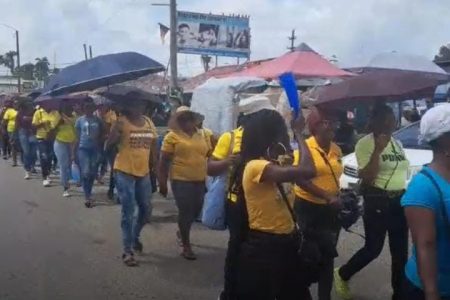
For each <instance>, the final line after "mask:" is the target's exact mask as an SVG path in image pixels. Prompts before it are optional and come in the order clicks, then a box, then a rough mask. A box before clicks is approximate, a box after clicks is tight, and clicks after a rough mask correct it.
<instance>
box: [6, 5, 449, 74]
mask: <svg viewBox="0 0 450 300" xmlns="http://www.w3.org/2000/svg"><path fill="white" fill-rule="evenodd" d="M166 1H168V0H39V1H38V0H0V7H2V13H1V14H0V23H4V24H8V25H10V26H13V27H15V28H17V29H19V31H20V34H21V48H22V49H21V52H22V53H21V58H22V63H25V62H28V61H33V60H34V58H35V57H42V56H47V57H48V58H49V60H50V61H51V63H52V64H54V63H55V64H56V66H58V67H64V66H65V65H67V64H71V63H74V62H78V61H80V60H82V59H84V54H83V46H82V45H83V43H86V44H90V45H92V46H93V52H94V55H100V54H106V53H112V52H120V51H130V50H131V51H137V52H140V53H143V54H146V55H148V56H150V57H152V58H155V59H156V60H158V61H160V62H161V63H163V64H164V65H165V64H167V61H168V58H169V48H168V44H167V43H166V45H162V44H161V40H160V38H159V27H158V25H157V23H158V22H161V23H164V24H167V25H168V24H169V16H168V8H166V7H155V6H151V3H153V2H157V3H161V2H162V3H164V2H166ZM178 8H179V9H180V10H188V11H196V12H205V13H209V12H211V13H235V14H248V15H250V16H251V19H250V25H251V27H252V29H251V30H252V31H251V34H252V47H251V50H252V57H251V58H252V59H260V58H267V57H274V56H278V55H281V54H283V53H284V52H285V51H286V47H287V46H288V42H289V41H288V40H287V36H288V35H289V34H290V31H291V30H292V29H294V28H295V29H296V30H297V36H298V38H297V41H296V42H297V43H300V42H306V43H308V44H309V45H310V46H311V47H312V48H313V49H315V50H316V51H317V52H319V53H321V54H322V55H324V56H325V57H331V56H332V55H336V56H337V57H338V60H339V64H340V65H343V66H356V65H363V64H364V63H366V62H367V61H368V60H369V59H370V58H371V57H372V56H373V55H374V54H376V53H379V52H386V51H393V50H396V51H398V52H403V53H410V54H419V55H424V56H427V57H429V58H430V59H432V58H433V56H434V54H436V52H437V51H438V49H439V47H440V46H441V45H442V44H447V43H448V42H450V31H449V28H450V3H449V1H448V0H363V1H360V0H213V1H206V0H178ZM11 49H15V40H14V36H13V31H12V30H11V29H8V28H5V27H3V26H0V53H2V52H5V51H7V50H11ZM233 62H235V60H234V59H231V60H230V59H226V58H223V59H222V58H221V59H220V60H219V64H226V63H233ZM179 69H180V73H181V74H182V75H192V74H195V73H199V72H200V71H201V65H200V58H199V57H198V56H195V55H179Z"/></svg>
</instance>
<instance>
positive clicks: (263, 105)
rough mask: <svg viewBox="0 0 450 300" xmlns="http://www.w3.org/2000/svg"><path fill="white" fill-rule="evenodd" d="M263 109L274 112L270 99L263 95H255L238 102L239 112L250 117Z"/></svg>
mask: <svg viewBox="0 0 450 300" xmlns="http://www.w3.org/2000/svg"><path fill="white" fill-rule="evenodd" d="M263 109H269V110H275V107H273V105H272V103H271V102H270V99H269V98H268V97H267V96H266V95H263V94H257V95H253V96H250V97H248V98H246V99H243V100H241V101H240V102H239V112H240V113H243V114H244V115H250V114H253V113H256V112H258V111H260V110H263Z"/></svg>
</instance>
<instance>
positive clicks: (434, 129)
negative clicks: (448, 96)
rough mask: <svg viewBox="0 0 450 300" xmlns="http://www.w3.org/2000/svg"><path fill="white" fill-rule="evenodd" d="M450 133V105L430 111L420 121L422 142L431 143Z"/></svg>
mask: <svg viewBox="0 0 450 300" xmlns="http://www.w3.org/2000/svg"><path fill="white" fill-rule="evenodd" d="M447 132H450V103H445V104H442V105H439V106H435V107H433V108H431V109H429V110H428V111H427V112H426V113H425V114H424V115H423V117H422V120H421V121H420V137H419V140H420V141H421V142H425V143H429V142H431V141H434V140H436V139H438V138H439V137H441V136H442V135H443V134H444V133H447Z"/></svg>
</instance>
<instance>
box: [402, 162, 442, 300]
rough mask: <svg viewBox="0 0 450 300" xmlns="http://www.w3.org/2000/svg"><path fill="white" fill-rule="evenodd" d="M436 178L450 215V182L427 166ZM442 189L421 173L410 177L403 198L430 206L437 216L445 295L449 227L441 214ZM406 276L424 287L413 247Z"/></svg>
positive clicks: (406, 203)
mask: <svg viewBox="0 0 450 300" xmlns="http://www.w3.org/2000/svg"><path fill="white" fill-rule="evenodd" d="M424 169H425V170H427V171H428V173H429V174H430V175H431V176H432V177H433V178H434V179H435V181H436V183H437V184H438V185H439V187H440V189H441V191H442V193H443V195H444V203H445V206H446V210H447V215H449V216H450V184H449V183H448V182H447V181H446V180H445V179H444V178H442V177H441V176H440V175H439V174H438V173H436V172H435V171H433V170H432V169H430V168H429V167H424ZM440 201H441V200H440V196H439V192H438V191H437V189H436V187H435V185H434V184H433V183H432V182H431V180H430V179H429V178H428V177H426V176H425V175H423V174H421V173H419V174H417V175H416V176H415V177H414V178H413V179H412V181H411V183H410V184H409V186H408V189H407V191H406V193H405V195H404V196H403V198H402V206H404V207H407V206H418V207H423V208H427V209H431V210H432V211H433V212H434V215H435V218H436V239H437V240H436V247H437V264H438V273H439V274H438V287H439V291H440V293H441V295H442V296H450V228H449V225H448V224H446V223H445V221H444V218H443V215H442V206H441V202H440ZM405 272H406V276H407V277H408V279H409V280H410V281H411V282H412V283H413V284H414V285H415V286H417V287H419V288H421V289H423V286H422V283H421V280H420V276H419V272H418V267H417V256H416V249H415V247H413V252H412V256H411V258H410V259H409V260H408V263H407V264H406V269H405Z"/></svg>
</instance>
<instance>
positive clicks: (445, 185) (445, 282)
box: [402, 103, 450, 300]
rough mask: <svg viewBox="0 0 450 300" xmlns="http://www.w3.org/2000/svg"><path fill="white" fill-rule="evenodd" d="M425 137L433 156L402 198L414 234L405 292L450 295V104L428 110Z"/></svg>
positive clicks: (412, 296) (422, 297)
mask: <svg viewBox="0 0 450 300" xmlns="http://www.w3.org/2000/svg"><path fill="white" fill-rule="evenodd" d="M420 137H421V140H422V142H425V143H427V144H428V145H430V147H431V150H432V151H433V160H432V162H431V163H430V164H429V165H426V166H424V167H423V169H422V171H420V172H419V173H418V174H417V175H416V176H414V178H413V179H412V181H411V183H410V184H409V185H408V189H407V190H406V193H405V195H404V196H403V198H402V206H403V207H404V209H405V215H406V219H407V221H408V226H409V229H410V230H411V235H412V239H413V252H412V256H411V258H410V259H409V260H408V262H407V264H406V268H405V274H406V284H405V290H404V298H403V299H408V300H448V299H450V222H449V215H450V104H447V103H446V104H442V105H439V106H438V107H433V108H431V109H430V110H428V111H427V112H426V113H425V115H424V116H423V117H422V120H421V122H420Z"/></svg>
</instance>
